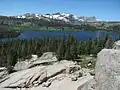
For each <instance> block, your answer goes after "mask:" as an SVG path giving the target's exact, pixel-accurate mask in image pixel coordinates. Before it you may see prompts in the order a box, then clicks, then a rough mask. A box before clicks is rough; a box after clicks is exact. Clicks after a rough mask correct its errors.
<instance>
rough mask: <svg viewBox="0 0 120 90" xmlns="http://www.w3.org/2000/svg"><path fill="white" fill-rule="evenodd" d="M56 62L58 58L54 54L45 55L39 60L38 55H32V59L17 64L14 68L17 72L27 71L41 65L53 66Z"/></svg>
mask: <svg viewBox="0 0 120 90" xmlns="http://www.w3.org/2000/svg"><path fill="white" fill-rule="evenodd" d="M56 61H57V58H56V55H55V54H54V53H53V52H47V53H44V54H43V55H42V56H41V57H40V58H38V56H37V55H32V58H31V59H27V60H25V61H20V62H17V63H16V65H15V66H14V70H15V71H20V70H25V69H28V68H31V67H34V66H37V65H41V64H51V63H52V62H56Z"/></svg>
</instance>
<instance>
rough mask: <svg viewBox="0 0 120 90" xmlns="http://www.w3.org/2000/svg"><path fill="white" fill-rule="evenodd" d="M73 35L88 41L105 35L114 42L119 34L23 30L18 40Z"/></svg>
mask: <svg viewBox="0 0 120 90" xmlns="http://www.w3.org/2000/svg"><path fill="white" fill-rule="evenodd" d="M69 35H73V36H75V37H76V38H77V39H79V40H89V39H90V38H92V39H95V38H98V37H105V36H106V35H109V36H111V37H112V38H113V39H114V40H115V39H118V38H119V37H120V33H117V32H107V31H94V32H93V31H80V32H67V31H66V32H60V31H51V32H50V31H45V30H41V31H40V30H24V31H21V34H20V36H19V38H20V39H32V38H46V37H52V38H57V37H64V36H66V37H67V36H69Z"/></svg>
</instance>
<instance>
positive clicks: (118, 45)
mask: <svg viewBox="0 0 120 90" xmlns="http://www.w3.org/2000/svg"><path fill="white" fill-rule="evenodd" d="M113 49H117V50H120V40H119V41H116V42H114V44H113Z"/></svg>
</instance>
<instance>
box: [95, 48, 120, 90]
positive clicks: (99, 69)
mask: <svg viewBox="0 0 120 90" xmlns="http://www.w3.org/2000/svg"><path fill="white" fill-rule="evenodd" d="M95 80H96V89H95V90H120V50H115V49H103V50H102V51H101V52H99V53H98V57H97V63H96V67H95Z"/></svg>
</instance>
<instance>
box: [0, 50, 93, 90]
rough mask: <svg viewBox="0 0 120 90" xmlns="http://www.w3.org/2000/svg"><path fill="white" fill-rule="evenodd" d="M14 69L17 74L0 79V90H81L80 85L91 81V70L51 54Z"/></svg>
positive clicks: (35, 58)
mask: <svg viewBox="0 0 120 90" xmlns="http://www.w3.org/2000/svg"><path fill="white" fill-rule="evenodd" d="M20 65H21V66H23V67H20ZM14 69H16V71H17V72H14V73H11V74H9V75H7V76H5V77H3V78H1V79H0V90H12V89H14V90H18V89H20V90H26V89H30V90H81V89H79V87H80V86H81V85H84V84H85V83H87V82H88V81H90V80H92V79H93V76H91V75H90V72H91V70H89V69H85V68H81V66H80V65H78V64H77V63H76V62H73V61H67V60H62V61H58V60H57V58H56V55H55V54H54V53H52V52H47V53H44V54H43V55H42V56H41V57H40V58H38V57H37V56H36V55H33V56H32V58H31V59H28V60H25V61H22V62H18V63H17V64H16V65H15V67H14ZM1 70H2V71H3V69H1Z"/></svg>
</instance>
